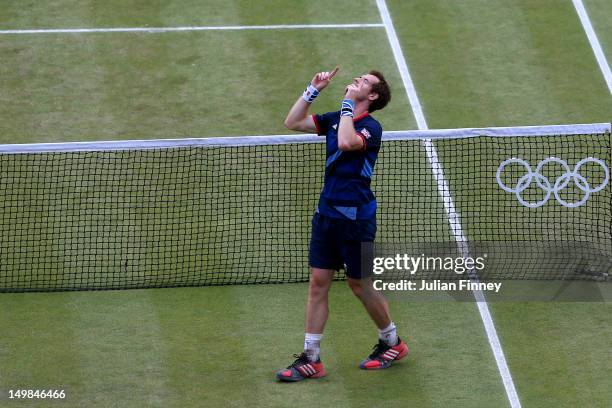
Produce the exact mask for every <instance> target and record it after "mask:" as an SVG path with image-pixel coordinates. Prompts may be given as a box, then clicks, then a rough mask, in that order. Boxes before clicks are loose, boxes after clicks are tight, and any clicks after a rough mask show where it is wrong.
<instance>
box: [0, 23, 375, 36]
mask: <svg viewBox="0 0 612 408" xmlns="http://www.w3.org/2000/svg"><path fill="white" fill-rule="evenodd" d="M376 27H378V28H381V27H384V25H383V24H379V23H377V24H279V25H252V26H186V27H116V28H49V29H33V30H0V34H76V33H168V32H176V31H238V30H296V29H325V28H376Z"/></svg>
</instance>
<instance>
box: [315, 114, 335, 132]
mask: <svg viewBox="0 0 612 408" xmlns="http://www.w3.org/2000/svg"><path fill="white" fill-rule="evenodd" d="M337 113H338V112H327V113H324V114H322V115H312V120H314V123H315V126H316V127H317V134H318V135H320V136H325V135H327V130H328V129H329V123H330V121H331V119H332V117H333V116H334V114H337Z"/></svg>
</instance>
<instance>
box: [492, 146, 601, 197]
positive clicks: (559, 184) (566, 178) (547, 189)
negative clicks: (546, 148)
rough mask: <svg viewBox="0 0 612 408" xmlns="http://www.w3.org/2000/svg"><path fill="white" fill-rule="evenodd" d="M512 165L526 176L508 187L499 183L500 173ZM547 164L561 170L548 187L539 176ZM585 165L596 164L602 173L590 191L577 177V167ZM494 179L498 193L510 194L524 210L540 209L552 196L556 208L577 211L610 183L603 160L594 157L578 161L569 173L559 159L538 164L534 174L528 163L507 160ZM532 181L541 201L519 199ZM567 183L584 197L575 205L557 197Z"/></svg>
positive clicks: (587, 184)
mask: <svg viewBox="0 0 612 408" xmlns="http://www.w3.org/2000/svg"><path fill="white" fill-rule="evenodd" d="M512 163H517V164H520V165H522V166H523V167H525V169H526V170H527V174H525V175H523V176H521V178H519V179H518V181H517V182H516V185H515V186H514V187H508V186H507V185H505V184H504V182H503V181H502V180H501V174H502V172H503V171H504V168H505V167H506V166H507V165H508V164H512ZM548 163H557V164H559V165H561V167H563V170H564V171H565V172H564V173H563V174H562V175H560V176H559V177H557V179H556V180H555V181H554V184H551V182H550V180H548V178H547V177H546V176H544V175H543V174H542V172H541V170H542V168H543V167H544V166H545V165H547V164H548ZM586 163H597V164H599V165H600V166H601V168H602V170H603V172H604V180H603V181H602V182H601V184H599V185H598V186H597V187H591V185H590V184H589V182H588V180H587V179H586V178H585V177H584V176H583V175H581V174H580V167H582V166H583V165H585V164H586ZM495 177H496V178H497V184H499V186H500V187H501V188H502V190H504V191H506V192H508V193H514V194H515V195H516V198H517V200H518V202H519V203H521V204H522V205H524V206H525V207H529V208H537V207H541V206H543V205H544V204H546V203H547V202H548V200H549V199H550V195H551V194H554V196H555V198H556V199H557V201H558V202H559V204H561V205H562V206H564V207H568V208H575V207H580V206H581V205H583V204H584V203H586V202H587V200H588V199H589V196H590V195H591V194H592V193H596V192H598V191H601V190H603V189H604V188H605V187H606V185H607V184H608V180H609V179H610V171H609V170H608V166H606V163H605V162H604V161H603V160H601V159H597V158H595V157H586V158H584V159H582V160H580V161H579V162H578V163H576V166H574V170H570V168H569V166H568V165H567V162H566V161H565V160H562V159H559V158H558V157H548V158H546V159H544V160H542V161H541V162H540V163H538V165H537V166H536V169H535V171H533V170H532V169H531V166H530V165H529V163H527V161H525V160H523V159H519V158H516V157H513V158H511V159H507V160H504V161H503V162H501V163H500V165H499V168H498V169H497V173H496V174H495ZM533 180H535V182H536V184H537V185H538V187H539V188H541V189H542V190H543V191H544V193H545V194H544V198H543V199H541V200H540V201H536V202H529V201H526V200H525V199H524V198H523V196H522V195H521V193H522V192H523V191H525V190H526V189H527V188H528V187H529V186H530V185H531V183H532V181H533ZM570 181H573V182H574V183H575V184H576V187H578V188H579V189H580V190H581V191H582V192H583V193H584V195H583V197H582V198H581V199H580V200H578V201H576V202H568V201H566V200H564V199H563V198H561V196H560V195H559V192H560V191H561V190H563V189H564V188H565V187H566V186H567V185H568V184H569V183H570Z"/></svg>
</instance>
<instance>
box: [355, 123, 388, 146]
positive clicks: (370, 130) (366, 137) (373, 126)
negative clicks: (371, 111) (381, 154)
mask: <svg viewBox="0 0 612 408" xmlns="http://www.w3.org/2000/svg"><path fill="white" fill-rule="evenodd" d="M355 130H356V131H357V135H358V136H361V138H362V139H363V142H364V148H363V150H367V149H369V148H372V147H376V148H378V147H380V144H381V142H382V127H381V126H380V124H378V123H367V124H365V125H360V126H358V127H357V128H356V129H355Z"/></svg>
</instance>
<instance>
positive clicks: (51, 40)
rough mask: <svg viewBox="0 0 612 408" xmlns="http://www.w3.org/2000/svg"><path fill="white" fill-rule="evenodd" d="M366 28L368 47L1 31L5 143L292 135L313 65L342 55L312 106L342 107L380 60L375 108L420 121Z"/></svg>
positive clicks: (269, 39) (389, 124)
mask: <svg viewBox="0 0 612 408" xmlns="http://www.w3.org/2000/svg"><path fill="white" fill-rule="evenodd" d="M366 30H367V31H366V32H367V33H368V35H367V37H366V38H364V39H363V40H362V41H361V43H362V45H363V46H364V47H367V49H366V48H363V49H361V50H355V49H351V48H347V47H342V46H341V45H342V43H343V42H344V40H345V39H346V38H347V36H348V37H349V38H350V37H354V36H357V35H358V34H359V33H363V32H364V31H363V30H360V31H357V30H342V31H339V30H319V31H316V30H313V31H308V35H304V31H300V30H293V31H282V32H274V31H248V32H234V31H232V32H187V33H183V32H180V33H164V34H160V35H151V34H128V35H125V34H118V35H117V33H113V34H110V35H108V34H101V35H100V34H94V35H85V36H83V35H70V34H68V35H51V36H17V37H7V36H2V37H0V53H1V54H2V55H3V61H4V63H3V65H2V68H0V73H1V75H0V88H2V89H3V90H4V91H3V92H2V95H1V96H0V106H1V108H0V109H1V110H0V115H1V116H2V117H3V118H7V119H8V118H10V120H3V121H2V122H0V143H10V142H14V141H15V140H19V141H20V142H24V143H25V142H54V141H55V142H56V141H75V140H106V139H155V138H172V137H204V136H232V135H245V134H255V135H260V134H279V133H281V134H282V133H287V129H285V128H284V127H283V119H284V114H285V113H286V112H285V111H286V110H287V109H288V108H287V107H288V106H291V104H292V103H293V102H294V101H295V99H297V97H298V96H299V94H300V93H301V92H302V91H303V88H304V87H305V86H306V84H307V83H308V81H309V80H310V79H311V78H312V75H313V69H314V68H313V67H316V69H319V70H327V69H332V68H333V67H334V65H335V64H339V65H341V66H342V71H341V72H340V73H339V74H338V77H337V78H336V79H335V81H334V83H333V85H331V86H330V87H329V88H328V89H326V90H325V92H324V93H323V94H322V95H321V97H320V99H321V102H320V103H318V104H317V106H316V109H317V110H319V109H320V110H321V112H325V111H329V110H332V109H337V106H338V104H339V103H340V100H341V98H342V90H343V89H344V86H345V85H346V84H347V83H349V82H350V81H351V80H352V77H353V76H354V75H357V74H358V73H364V72H367V71H368V70H369V69H371V67H377V68H379V69H380V70H381V71H383V72H387V73H388V76H389V80H390V81H392V83H394V84H398V85H397V86H395V91H396V94H395V98H394V101H393V103H392V104H391V105H390V106H389V109H388V110H385V111H383V112H381V113H380V115H377V116H378V117H379V118H380V120H382V121H383V123H385V128H386V129H388V130H392V129H396V130H397V129H405V128H411V127H414V124H413V122H411V120H412V119H410V120H409V114H408V113H407V112H406V102H407V101H406V96H405V95H404V94H403V90H402V89H401V87H400V85H399V84H401V81H400V80H399V75H398V73H397V69H396V68H395V65H394V61H393V57H392V55H391V51H390V48H389V46H388V45H387V40H386V36H385V33H384V31H383V30H381V29H366ZM323 44H326V45H325V46H323ZM378 44H382V46H379V45H378ZM328 47H329V48H328ZM329 50H334V51H333V54H331V55H330V53H329ZM372 50H373V51H372ZM296 60H298V61H299V60H302V62H300V63H299V64H296V63H295V61H296ZM306 60H307V61H308V64H306V63H305V61H306ZM245 67H249V69H245Z"/></svg>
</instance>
